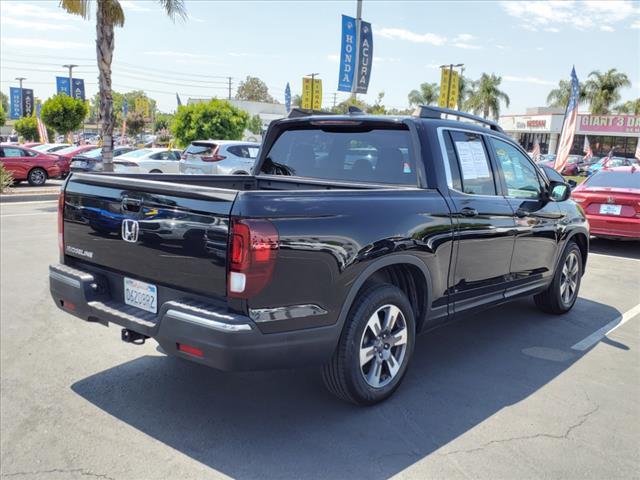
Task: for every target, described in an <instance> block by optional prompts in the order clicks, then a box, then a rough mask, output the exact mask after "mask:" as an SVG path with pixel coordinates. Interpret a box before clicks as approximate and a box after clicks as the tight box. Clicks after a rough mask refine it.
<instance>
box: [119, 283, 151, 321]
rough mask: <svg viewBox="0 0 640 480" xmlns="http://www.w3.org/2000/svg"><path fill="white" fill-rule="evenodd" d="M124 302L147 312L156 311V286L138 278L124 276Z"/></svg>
mask: <svg viewBox="0 0 640 480" xmlns="http://www.w3.org/2000/svg"><path fill="white" fill-rule="evenodd" d="M124 303H126V304H127V305H131V306H132V307H136V308H140V309H142V310H145V311H147V312H151V313H158V287H156V286H155V285H151V284H150V283H145V282H141V281H140V280H133V279H132V278H125V279H124Z"/></svg>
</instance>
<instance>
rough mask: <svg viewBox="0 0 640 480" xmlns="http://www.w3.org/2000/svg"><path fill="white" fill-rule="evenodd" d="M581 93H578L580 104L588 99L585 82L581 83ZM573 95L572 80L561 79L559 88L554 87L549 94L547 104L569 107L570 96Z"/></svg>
mask: <svg viewBox="0 0 640 480" xmlns="http://www.w3.org/2000/svg"><path fill="white" fill-rule="evenodd" d="M579 89H580V93H579V95H578V104H582V103H585V102H586V101H587V96H586V92H585V91H584V84H583V83H580V84H579ZM570 97H571V82H570V81H569V80H560V81H559V82H558V88H554V89H553V90H551V91H550V92H549V95H547V105H549V106H550V107H556V108H567V105H568V104H569V98H570Z"/></svg>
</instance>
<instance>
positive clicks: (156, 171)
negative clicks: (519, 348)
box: [149, 169, 162, 173]
mask: <svg viewBox="0 0 640 480" xmlns="http://www.w3.org/2000/svg"><path fill="white" fill-rule="evenodd" d="M149 173H162V170H158V169H153V170H151V171H150V172H149Z"/></svg>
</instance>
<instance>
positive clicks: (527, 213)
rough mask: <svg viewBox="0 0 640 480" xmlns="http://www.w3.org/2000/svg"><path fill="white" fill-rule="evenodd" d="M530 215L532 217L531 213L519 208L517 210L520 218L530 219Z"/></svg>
mask: <svg viewBox="0 0 640 480" xmlns="http://www.w3.org/2000/svg"><path fill="white" fill-rule="evenodd" d="M529 215H531V212H529V211H528V210H525V209H524V208H518V209H517V210H516V217H518V218H524V217H528V216H529Z"/></svg>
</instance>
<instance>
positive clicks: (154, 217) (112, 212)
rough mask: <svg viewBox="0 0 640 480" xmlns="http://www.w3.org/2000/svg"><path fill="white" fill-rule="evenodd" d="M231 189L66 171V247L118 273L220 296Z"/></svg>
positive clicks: (223, 283)
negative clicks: (68, 172)
mask: <svg viewBox="0 0 640 480" xmlns="http://www.w3.org/2000/svg"><path fill="white" fill-rule="evenodd" d="M235 196H236V191H233V190H223V189H215V188H206V187H198V186H194V185H184V186H183V185H180V184H177V183H165V182H157V181H149V180H139V179H135V178H126V177H120V176H118V177H108V176H96V175H88V174H77V175H73V176H72V177H71V179H70V180H69V182H68V184H67V187H66V190H65V211H64V250H65V255H66V256H67V257H71V258H72V259H74V260H75V261H76V262H88V263H90V264H93V265H98V266H100V267H105V268H108V269H110V270H111V271H112V272H114V273H116V274H120V275H121V276H122V277H128V278H132V279H137V280H142V281H146V282H149V283H152V284H154V285H159V286H165V287H168V288H175V289H178V290H183V291H191V292H195V293H200V294H204V295H209V296H213V297H224V296H225V293H226V255H227V240H228V230H229V213H230V211H231V207H232V205H233V202H234V200H235ZM123 222H124V223H126V225H125V226H126V228H123ZM134 231H135V232H136V235H133V233H132V232H134ZM132 235H133V236H132ZM65 263H68V262H67V260H65ZM114 288H116V289H117V288H120V289H121V288H122V285H115V286H114ZM116 291H117V290H116Z"/></svg>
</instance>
